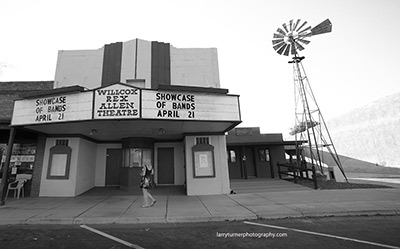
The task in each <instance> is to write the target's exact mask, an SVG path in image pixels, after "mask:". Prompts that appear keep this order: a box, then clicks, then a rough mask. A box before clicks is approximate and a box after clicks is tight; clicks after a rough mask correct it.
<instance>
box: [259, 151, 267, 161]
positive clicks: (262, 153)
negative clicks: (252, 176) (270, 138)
mask: <svg viewBox="0 0 400 249" xmlns="http://www.w3.org/2000/svg"><path fill="white" fill-rule="evenodd" d="M258 153H259V156H260V162H268V161H269V150H267V149H261V150H258Z"/></svg>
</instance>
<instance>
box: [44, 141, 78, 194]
mask: <svg viewBox="0 0 400 249" xmlns="http://www.w3.org/2000/svg"><path fill="white" fill-rule="evenodd" d="M57 139H68V140H69V142H68V143H69V147H71V149H72V151H71V164H70V170H69V178H68V179H47V170H48V167H49V156H50V148H51V147H53V146H55V144H56V140H57ZM78 151H79V138H62V137H60V138H47V139H46V146H45V152H44V158H43V170H42V178H41V183H40V192H39V196H75V186H76V173H77V165H78V153H77V152H78Z"/></svg>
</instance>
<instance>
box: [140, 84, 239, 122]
mask: <svg viewBox="0 0 400 249" xmlns="http://www.w3.org/2000/svg"><path fill="white" fill-rule="evenodd" d="M142 105H143V106H142V110H143V113H142V115H143V118H151V119H179V120H218V121H238V120H240V116H239V97H238V96H232V95H231V96H227V95H222V96H221V95H215V94H207V93H198V92H167V91H154V90H143V91H142Z"/></svg>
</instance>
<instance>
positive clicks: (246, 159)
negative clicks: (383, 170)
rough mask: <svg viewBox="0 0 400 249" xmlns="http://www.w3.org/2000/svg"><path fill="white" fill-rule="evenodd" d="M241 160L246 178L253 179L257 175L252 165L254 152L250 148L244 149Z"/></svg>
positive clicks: (253, 164)
mask: <svg viewBox="0 0 400 249" xmlns="http://www.w3.org/2000/svg"><path fill="white" fill-rule="evenodd" d="M242 160H243V165H244V168H245V170H246V175H245V176H246V178H255V177H256V175H257V174H256V169H255V163H254V150H253V148H252V147H245V148H244V150H243V157H242Z"/></svg>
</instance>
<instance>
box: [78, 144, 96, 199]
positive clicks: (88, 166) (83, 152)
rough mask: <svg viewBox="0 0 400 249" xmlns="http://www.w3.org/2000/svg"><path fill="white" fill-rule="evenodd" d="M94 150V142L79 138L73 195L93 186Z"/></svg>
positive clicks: (94, 170) (94, 169)
mask: <svg viewBox="0 0 400 249" xmlns="http://www.w3.org/2000/svg"><path fill="white" fill-rule="evenodd" d="M96 152H97V145H96V143H93V142H90V141H88V140H86V139H82V138H79V152H78V165H77V173H76V187H75V196H77V195H80V194H82V193H83V192H85V191H87V190H89V189H91V188H93V187H94V186H95V184H94V183H95V172H96V160H95V158H96Z"/></svg>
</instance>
